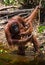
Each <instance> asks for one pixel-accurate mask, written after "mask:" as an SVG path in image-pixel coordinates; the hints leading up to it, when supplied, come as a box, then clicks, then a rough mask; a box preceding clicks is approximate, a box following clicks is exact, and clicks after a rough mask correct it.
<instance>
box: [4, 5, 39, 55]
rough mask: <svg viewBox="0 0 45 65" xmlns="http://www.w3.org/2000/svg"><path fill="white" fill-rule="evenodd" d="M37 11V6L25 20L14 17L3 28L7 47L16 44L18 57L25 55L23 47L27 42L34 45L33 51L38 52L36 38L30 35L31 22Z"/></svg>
mask: <svg viewBox="0 0 45 65" xmlns="http://www.w3.org/2000/svg"><path fill="white" fill-rule="evenodd" d="M38 10H39V6H37V7H36V8H35V9H34V11H33V12H32V14H31V15H30V16H29V17H27V18H25V19H24V18H22V17H21V16H14V17H12V18H11V19H9V20H8V23H7V24H6V26H5V34H6V38H7V41H8V44H9V46H14V45H15V44H17V45H18V49H19V54H20V55H25V45H26V44H27V42H28V41H31V42H32V43H33V44H34V48H35V51H37V52H38V51H39V42H38V41H37V39H36V36H35V35H33V34H32V32H33V26H32V22H33V20H34V18H35V17H36V15H37V13H38Z"/></svg>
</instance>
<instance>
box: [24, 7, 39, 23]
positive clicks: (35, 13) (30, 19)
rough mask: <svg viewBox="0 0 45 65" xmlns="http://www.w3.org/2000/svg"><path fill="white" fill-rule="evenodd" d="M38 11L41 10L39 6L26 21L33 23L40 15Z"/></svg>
mask: <svg viewBox="0 0 45 65" xmlns="http://www.w3.org/2000/svg"><path fill="white" fill-rule="evenodd" d="M38 10H39V6H37V7H36V8H35V10H34V11H33V12H32V13H31V15H30V16H29V17H28V18H26V19H25V21H30V22H33V20H34V18H35V17H36V15H37V13H38Z"/></svg>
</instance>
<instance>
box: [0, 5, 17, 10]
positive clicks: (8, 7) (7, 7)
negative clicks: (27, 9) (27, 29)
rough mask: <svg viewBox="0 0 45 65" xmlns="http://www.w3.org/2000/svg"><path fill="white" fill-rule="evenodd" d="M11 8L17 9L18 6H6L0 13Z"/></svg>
mask: <svg viewBox="0 0 45 65" xmlns="http://www.w3.org/2000/svg"><path fill="white" fill-rule="evenodd" d="M10 8H17V6H5V7H1V8H0V11H3V10H7V9H10Z"/></svg>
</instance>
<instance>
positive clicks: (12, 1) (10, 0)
mask: <svg viewBox="0 0 45 65" xmlns="http://www.w3.org/2000/svg"><path fill="white" fill-rule="evenodd" d="M3 2H4V4H5V5H10V4H14V2H15V0H4V1H3Z"/></svg>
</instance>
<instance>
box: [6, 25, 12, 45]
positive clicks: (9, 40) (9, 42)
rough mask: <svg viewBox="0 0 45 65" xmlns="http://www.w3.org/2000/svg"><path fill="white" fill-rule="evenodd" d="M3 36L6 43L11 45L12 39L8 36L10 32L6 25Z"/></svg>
mask: <svg viewBox="0 0 45 65" xmlns="http://www.w3.org/2000/svg"><path fill="white" fill-rule="evenodd" d="M5 35H6V39H7V41H8V44H9V45H12V39H11V35H10V32H9V25H8V24H7V25H6V27H5Z"/></svg>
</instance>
